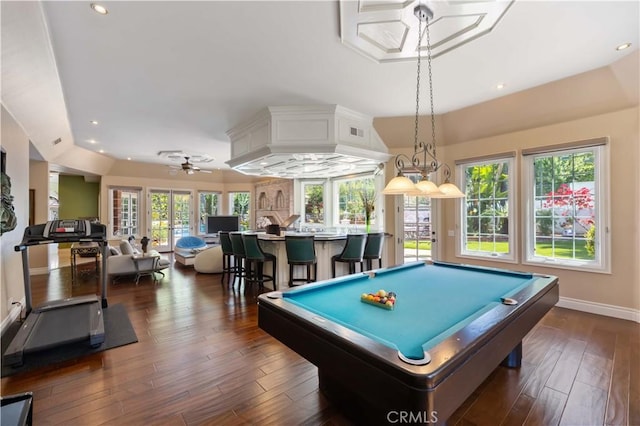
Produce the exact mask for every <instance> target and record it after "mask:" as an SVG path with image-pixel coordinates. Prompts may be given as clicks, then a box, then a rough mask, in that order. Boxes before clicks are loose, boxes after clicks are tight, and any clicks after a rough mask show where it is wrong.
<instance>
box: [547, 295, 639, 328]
mask: <svg viewBox="0 0 640 426" xmlns="http://www.w3.org/2000/svg"><path fill="white" fill-rule="evenodd" d="M556 306H558V307H560V308H567V309H573V310H576V311H583V312H589V313H591V314H598V315H604V316H607V317H613V318H620V319H624V320H629V321H634V322H638V323H640V310H637V309H631V308H624V307H622V306H615V305H607V304H605V303H597V302H589V301H586V300H579V299H572V298H570V297H560V301H559V302H558V304H557V305H556Z"/></svg>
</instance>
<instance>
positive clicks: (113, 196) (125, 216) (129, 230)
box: [109, 189, 140, 238]
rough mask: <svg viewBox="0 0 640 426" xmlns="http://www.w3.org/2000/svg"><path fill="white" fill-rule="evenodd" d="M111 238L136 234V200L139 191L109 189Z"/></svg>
mask: <svg viewBox="0 0 640 426" xmlns="http://www.w3.org/2000/svg"><path fill="white" fill-rule="evenodd" d="M109 192H110V196H109V199H110V203H111V205H110V206H109V211H110V216H111V217H110V222H111V236H112V237H116V238H120V237H127V236H130V235H134V236H135V235H137V234H138V198H139V197H140V191H138V190H126V189H110V190H109Z"/></svg>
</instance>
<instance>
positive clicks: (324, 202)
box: [298, 179, 331, 227]
mask: <svg viewBox="0 0 640 426" xmlns="http://www.w3.org/2000/svg"><path fill="white" fill-rule="evenodd" d="M299 182H300V192H299V193H300V202H299V207H298V208H299V211H300V225H301V226H304V227H318V226H321V227H326V226H327V225H328V219H329V217H330V216H328V215H330V214H331V210H328V208H330V207H331V203H328V202H327V201H328V191H327V180H323V179H309V180H307V179H300V180H299ZM310 185H320V186H322V210H323V221H322V222H321V223H320V222H307V214H306V202H305V196H306V192H305V188H306V187H307V186H310Z"/></svg>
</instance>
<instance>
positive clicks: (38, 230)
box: [15, 219, 107, 251]
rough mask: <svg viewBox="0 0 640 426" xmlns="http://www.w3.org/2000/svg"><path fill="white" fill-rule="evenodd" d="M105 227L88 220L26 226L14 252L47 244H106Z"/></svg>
mask: <svg viewBox="0 0 640 426" xmlns="http://www.w3.org/2000/svg"><path fill="white" fill-rule="evenodd" d="M106 238H107V227H106V225H103V224H101V223H91V222H90V221H88V220H81V219H64V220H51V221H49V222H47V223H42V224H39V225H32V226H28V227H27V228H26V229H25V230H24V236H23V237H22V243H21V244H20V245H19V246H16V247H15V249H16V251H20V250H23V249H24V248H25V247H26V246H31V245H35V244H49V243H72V242H77V241H95V242H102V243H106V241H107V239H106Z"/></svg>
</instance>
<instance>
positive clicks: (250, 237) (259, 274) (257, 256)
mask: <svg viewBox="0 0 640 426" xmlns="http://www.w3.org/2000/svg"><path fill="white" fill-rule="evenodd" d="M242 242H243V243H244V252H245V256H246V257H245V261H246V263H247V265H248V266H247V269H248V270H250V271H253V273H252V274H250V275H248V276H247V282H250V283H258V285H260V287H264V283H265V281H272V282H273V289H274V290H275V289H276V282H277V281H276V257H275V256H274V255H273V254H271V253H265V252H263V251H262V247H260V244H259V243H258V235H257V234H242ZM264 262H271V267H272V272H271V275H265V274H264V273H263V269H264ZM254 265H255V268H254V267H253V266H254Z"/></svg>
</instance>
